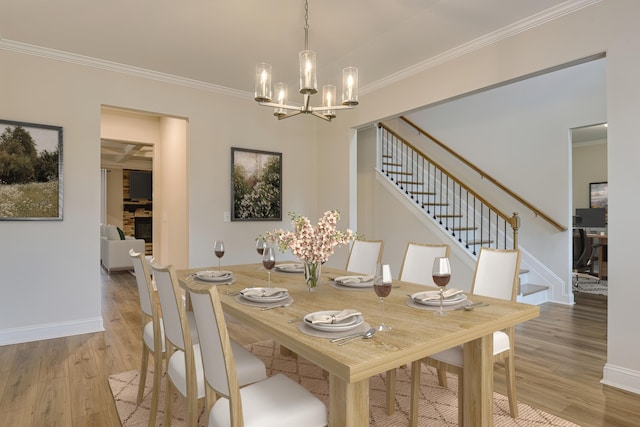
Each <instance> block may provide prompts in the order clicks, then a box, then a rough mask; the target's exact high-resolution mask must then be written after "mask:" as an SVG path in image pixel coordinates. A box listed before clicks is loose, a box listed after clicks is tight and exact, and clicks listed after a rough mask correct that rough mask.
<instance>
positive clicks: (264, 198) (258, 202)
mask: <svg viewBox="0 0 640 427" xmlns="http://www.w3.org/2000/svg"><path fill="white" fill-rule="evenodd" d="M231 220H232V221H281V220H282V153H274V152H270V151H260V150H249V149H244V148H235V147H231Z"/></svg>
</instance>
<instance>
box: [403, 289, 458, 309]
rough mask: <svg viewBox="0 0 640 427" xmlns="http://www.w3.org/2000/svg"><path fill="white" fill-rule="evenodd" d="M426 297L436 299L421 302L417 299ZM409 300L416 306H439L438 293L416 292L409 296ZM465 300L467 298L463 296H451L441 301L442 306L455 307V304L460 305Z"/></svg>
mask: <svg viewBox="0 0 640 427" xmlns="http://www.w3.org/2000/svg"><path fill="white" fill-rule="evenodd" d="M426 296H438V299H431V300H427V301H421V300H420V299H419V298H424V297H426ZM411 299H412V300H413V301H414V302H415V303H416V304H422V305H437V306H440V291H422V292H416V293H415V294H413V295H411ZM466 299H467V296H466V295H465V294H457V295H454V296H452V297H451V298H445V299H444V301H442V305H443V306H446V305H456V304H460V303H461V302H462V301H466Z"/></svg>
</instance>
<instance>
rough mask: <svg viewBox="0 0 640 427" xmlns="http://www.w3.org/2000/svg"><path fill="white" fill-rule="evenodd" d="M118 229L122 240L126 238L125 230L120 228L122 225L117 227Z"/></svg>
mask: <svg viewBox="0 0 640 427" xmlns="http://www.w3.org/2000/svg"><path fill="white" fill-rule="evenodd" d="M116 229H117V230H118V234H119V235H120V240H124V231H122V230H121V229H120V227H116Z"/></svg>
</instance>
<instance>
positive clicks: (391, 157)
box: [382, 154, 393, 159]
mask: <svg viewBox="0 0 640 427" xmlns="http://www.w3.org/2000/svg"><path fill="white" fill-rule="evenodd" d="M382 158H383V159H393V156H392V155H391V154H383V155H382Z"/></svg>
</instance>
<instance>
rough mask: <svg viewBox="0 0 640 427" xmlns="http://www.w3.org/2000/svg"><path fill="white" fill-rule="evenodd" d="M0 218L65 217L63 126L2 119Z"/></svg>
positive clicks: (33, 218) (46, 218)
mask: <svg viewBox="0 0 640 427" xmlns="http://www.w3.org/2000/svg"><path fill="white" fill-rule="evenodd" d="M0 220H62V127H60V126H50V125H42V124H35V123H23V122H14V121H9V120H2V119H0Z"/></svg>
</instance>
